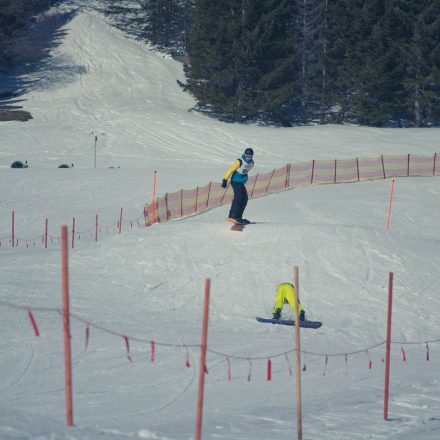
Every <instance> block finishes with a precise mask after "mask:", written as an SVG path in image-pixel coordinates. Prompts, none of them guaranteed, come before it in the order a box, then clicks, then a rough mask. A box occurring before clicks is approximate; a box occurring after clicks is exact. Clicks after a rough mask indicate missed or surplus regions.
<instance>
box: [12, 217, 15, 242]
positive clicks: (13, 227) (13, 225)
mask: <svg viewBox="0 0 440 440" xmlns="http://www.w3.org/2000/svg"><path fill="white" fill-rule="evenodd" d="M11 238H12V247H14V246H15V244H14V242H15V212H14V211H12V231H11Z"/></svg>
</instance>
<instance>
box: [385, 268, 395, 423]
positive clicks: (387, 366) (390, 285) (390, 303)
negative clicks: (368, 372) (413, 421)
mask: <svg viewBox="0 0 440 440" xmlns="http://www.w3.org/2000/svg"><path fill="white" fill-rule="evenodd" d="M393 276H394V275H393V272H390V275H389V280H388V317H387V340H386V354H385V391H384V404H383V418H384V420H388V395H389V391H390V353H391V311H392V307H393Z"/></svg>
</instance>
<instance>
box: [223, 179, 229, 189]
mask: <svg viewBox="0 0 440 440" xmlns="http://www.w3.org/2000/svg"><path fill="white" fill-rule="evenodd" d="M227 186H228V181H227V180H226V179H223V180H222V188H226V187H227Z"/></svg>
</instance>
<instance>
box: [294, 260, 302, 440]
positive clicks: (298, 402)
mask: <svg viewBox="0 0 440 440" xmlns="http://www.w3.org/2000/svg"><path fill="white" fill-rule="evenodd" d="M293 278H294V285H295V289H294V290H295V326H294V327H293V328H294V329H295V352H296V432H297V436H298V440H302V401H301V344H300V335H299V329H300V327H299V299H298V298H299V277H298V266H295V267H294V269H293Z"/></svg>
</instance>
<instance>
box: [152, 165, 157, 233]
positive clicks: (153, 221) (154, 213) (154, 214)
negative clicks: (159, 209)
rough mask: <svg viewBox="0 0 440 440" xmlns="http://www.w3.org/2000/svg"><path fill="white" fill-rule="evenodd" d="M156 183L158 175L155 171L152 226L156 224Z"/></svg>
mask: <svg viewBox="0 0 440 440" xmlns="http://www.w3.org/2000/svg"><path fill="white" fill-rule="evenodd" d="M156 183H157V173H156V171H154V176H153V198H152V200H151V209H152V213H151V217H152V219H151V224H154V223H156V207H155V203H156Z"/></svg>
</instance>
